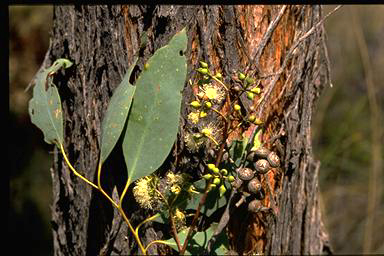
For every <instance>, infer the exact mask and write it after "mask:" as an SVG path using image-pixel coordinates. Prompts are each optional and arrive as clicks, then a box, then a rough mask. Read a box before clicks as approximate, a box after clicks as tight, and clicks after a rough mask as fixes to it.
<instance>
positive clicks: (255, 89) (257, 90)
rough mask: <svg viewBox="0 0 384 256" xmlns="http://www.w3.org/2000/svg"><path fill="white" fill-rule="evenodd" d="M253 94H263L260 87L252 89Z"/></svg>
mask: <svg viewBox="0 0 384 256" xmlns="http://www.w3.org/2000/svg"><path fill="white" fill-rule="evenodd" d="M251 92H253V93H256V94H260V93H261V89H260V88H259V87H255V88H252V89H251Z"/></svg>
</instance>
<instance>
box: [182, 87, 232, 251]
mask: <svg viewBox="0 0 384 256" xmlns="http://www.w3.org/2000/svg"><path fill="white" fill-rule="evenodd" d="M227 101H229V102H230V99H229V95H228V94H227ZM228 126H229V124H228V122H224V133H223V135H224V136H223V141H222V142H221V146H220V149H219V152H218V154H217V158H216V163H215V165H216V166H219V164H220V162H221V159H222V158H223V154H224V149H225V144H226V140H227V137H228ZM210 184H211V181H208V182H207V185H206V187H205V191H204V194H203V196H202V197H201V198H200V201H199V205H198V206H197V209H196V212H195V215H194V216H193V220H192V223H191V226H189V229H188V233H187V236H186V237H185V240H184V244H183V248H182V249H181V251H179V253H180V255H183V254H184V252H185V250H186V249H187V245H188V242H189V239H190V238H191V236H192V232H193V230H194V229H195V227H196V223H197V220H198V218H199V216H200V210H201V208H202V207H203V205H204V204H205V201H206V199H207V196H208V192H209V190H210Z"/></svg>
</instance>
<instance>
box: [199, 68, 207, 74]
mask: <svg viewBox="0 0 384 256" xmlns="http://www.w3.org/2000/svg"><path fill="white" fill-rule="evenodd" d="M197 72H199V73H201V74H203V75H206V74H208V69H207V68H198V69H197Z"/></svg>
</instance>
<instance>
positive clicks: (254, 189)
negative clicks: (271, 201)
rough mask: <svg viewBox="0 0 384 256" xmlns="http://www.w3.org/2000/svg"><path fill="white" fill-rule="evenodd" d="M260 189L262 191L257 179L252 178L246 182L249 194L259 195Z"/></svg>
mask: <svg viewBox="0 0 384 256" xmlns="http://www.w3.org/2000/svg"><path fill="white" fill-rule="evenodd" d="M261 189H262V186H261V183H260V181H259V179H257V178H253V179H251V180H250V181H249V182H248V191H249V192H251V193H253V194H257V193H260V191H261Z"/></svg>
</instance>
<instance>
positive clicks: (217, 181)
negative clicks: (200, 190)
mask: <svg viewBox="0 0 384 256" xmlns="http://www.w3.org/2000/svg"><path fill="white" fill-rule="evenodd" d="M220 182H221V180H220V178H214V179H213V184H216V185H219V184H220Z"/></svg>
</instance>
